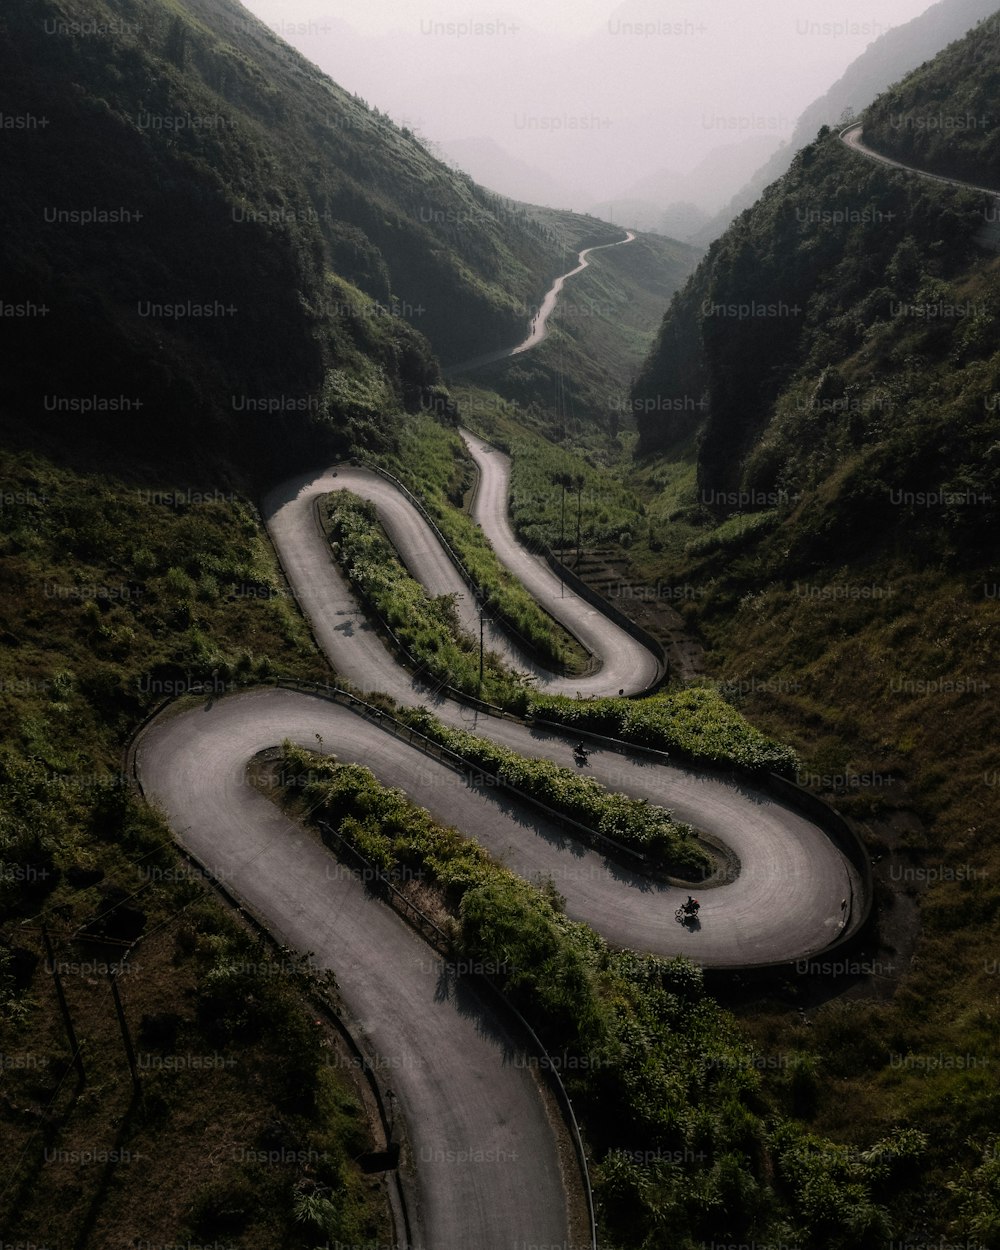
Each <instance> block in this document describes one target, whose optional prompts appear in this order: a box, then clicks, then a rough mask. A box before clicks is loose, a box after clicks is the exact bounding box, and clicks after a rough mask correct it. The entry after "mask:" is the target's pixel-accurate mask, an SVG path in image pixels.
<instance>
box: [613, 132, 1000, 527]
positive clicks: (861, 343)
mask: <svg viewBox="0 0 1000 1250" xmlns="http://www.w3.org/2000/svg"><path fill="white" fill-rule="evenodd" d="M982 225H983V213H982V205H981V203H980V197H976V196H974V195H970V194H964V193H959V192H955V191H952V190H949V189H947V188H943V187H939V186H937V185H935V184H931V183H926V182H923V181H920V180H919V179H915V178H913V177H910V176H908V175H906V174H904V173H901V172H895V171H892V170H890V169H887V168H885V167H880V166H878V165H876V164H874V163H873V162H865V161H862V160H861V159H859V158H858V157H857V156H856V155H854V154H852V153H850V152H848V151H847V149H846V148H845V147H844V146H843V145H842V144H841V143H840V142H839V140H838V138H837V136H836V135H835V134H832V133H828V134H826V135H825V136H824V137H822V138H821V139H820V140H819V141H818V142H817V143H816V144H814V145H811V146H810V147H808V148H805V149H804V150H803V151H802V153H800V155H799V156H798V157H797V158H796V162H795V164H794V166H793V168H792V170H791V171H790V172H789V173H788V174H787V175H786V176H785V178H784V179H783V180H782V181H781V182H779V183H777V184H775V186H773V187H772V188H770V189H769V191H768V192H767V194H766V195H765V196H764V197H763V198H762V199H761V200H760V201H759V202H758V204H756V205H755V206H754V208H753V209H751V210H748V211H747V212H746V213H744V214H743V216H742V217H741V218H740V220H739V221H738V222H736V223H735V224H734V225H733V226H732V227H731V228H730V230H729V231H727V233H726V235H724V236H723V238H722V239H721V240H719V241H718V242H717V243H716V244H714V245H713V246H712V248H711V249H710V251H709V253H708V256H707V257H706V259H705V261H704V262H703V263H702V264H701V266H700V267H699V269H698V270H697V272H696V273H695V275H694V277H693V278H692V279H691V281H690V283H689V284H688V286H687V287H686V288H685V289H684V290H683V291H682V292H680V293H679V294H678V295H677V296H676V297H675V299H674V302H673V304H672V305H671V308H670V310H669V311H668V313H667V316H666V318H665V319H664V323H663V326H662V327H661V330H660V338H659V343H658V347H657V349H655V350H654V352H653V354H652V355H651V357H650V358H649V360H648V361H647V363H646V366H645V368H644V370H643V373H642V374H641V376H640V378H639V379H638V381H637V383H636V386H635V391H634V394H633V404H634V407H635V408H636V412H637V419H638V421H639V427H640V435H641V448H642V450H643V451H644V452H648V451H652V450H654V449H656V448H662V447H665V446H667V445H669V444H671V443H675V442H676V441H677V440H678V439H679V438H682V437H685V436H686V435H688V434H689V433H690V432H691V431H692V430H693V429H695V428H697V429H698V430H699V431H700V434H701V441H700V445H699V449H698V485H699V489H700V492H701V493H700V498H699V502H700V504H701V505H702V506H704V507H708V508H710V509H712V510H713V511H714V512H716V513H717V514H719V515H726V514H727V513H729V512H732V511H733V510H734V509H735V510H742V509H741V508H739V507H736V505H738V504H740V503H744V504H746V503H751V504H752V503H753V502H754V501H755V499H756V498H757V496H759V504H760V505H765V504H766V503H768V502H769V500H770V496H771V495H775V497H777V495H776V493H777V492H780V493H782V497H784V498H790V497H791V496H793V495H795V494H796V493H797V492H803V491H808V490H815V489H817V488H818V487H819V485H820V484H821V483H822V482H823V481H824V480H825V479H826V478H828V477H830V476H831V475H832V474H834V473H840V474H842V473H843V469H844V466H845V464H846V463H849V462H853V461H854V460H855V459H857V460H858V461H859V462H862V461H867V462H868V465H869V470H870V475H871V477H872V478H873V484H872V485H871V486H870V487H869V488H868V489H867V496H866V497H868V496H870V499H869V504H870V513H869V514H868V515H867V517H866V518H865V520H864V522H863V524H864V525H867V524H869V523H871V522H872V521H873V520H875V518H876V516H877V517H879V518H880V520H882V521H884V523H885V524H886V525H888V526H889V528H890V529H891V528H892V526H893V524H894V522H892V521H891V518H892V517H893V516H894V515H895V514H894V513H893V511H892V509H891V507H890V506H889V504H888V499H887V498H885V499H883V500H882V502H881V503H880V502H879V496H880V494H881V495H885V491H883V490H882V489H881V486H876V485H875V484H874V483H875V482H883V481H884V482H889V481H892V483H893V484H894V485H896V484H898V485H900V486H905V487H906V488H908V489H909V488H913V487H914V486H915V485H917V484H920V485H927V483H926V482H925V481H923V478H924V477H925V476H926V475H927V474H931V473H933V474H934V480H935V481H939V482H940V481H948V480H949V478H950V477H951V476H952V475H953V474H956V473H959V472H960V471H961V466H962V464H963V463H964V457H965V456H966V454H967V449H965V448H963V447H962V446H961V444H960V443H956V444H953V445H952V446H951V447H950V448H949V449H948V450H947V451H945V453H944V454H943V457H938V458H936V459H935V460H934V461H932V462H931V461H928V462H922V461H920V460H918V459H917V458H915V456H914V454H913V448H912V444H913V429H912V426H913V423H914V414H915V406H916V405H919V404H920V403H921V402H923V396H922V394H921V389H920V384H918V383H917V381H916V379H918V378H921V379H923V382H926V381H927V378H926V376H925V375H926V373H927V372H928V369H929V367H930V364H931V362H932V361H936V362H938V365H939V368H942V378H941V380H940V384H941V385H942V386H948V387H955V386H957V388H958V390H959V391H961V389H962V386H963V384H964V383H965V381H966V380H967V379H968V378H969V376H970V373H971V372H972V371H973V370H972V366H973V365H974V364H976V363H977V362H983V363H985V362H986V361H989V359H990V358H991V355H992V340H991V338H990V330H991V327H992V324H993V317H994V315H995V313H996V307H995V303H996V300H995V295H994V294H993V287H992V279H991V278H990V276H989V268H988V266H985V265H984V262H983V260H982V258H981V254H980V253H979V252H978V250H977V248H976V245H975V242H974V239H975V235H976V233H977V232H978V230H979V229H980V228H981V227H982ZM970 282H974V283H975V284H976V291H975V294H976V295H977V296H978V298H977V299H973V300H971V301H970V300H969V298H968V295H969V291H968V289H967V288H968V284H969V283H970ZM949 354H951V358H952V359H954V360H955V361H956V362H960V363H961V364H962V365H963V366H966V371H965V372H963V373H960V374H952V373H950V372H948V371H947V368H946V366H947V363H948V361H949ZM908 361H909V362H911V363H906V362H908ZM889 376H891V377H892V378H893V382H892V383H890V381H889ZM977 387H978V388H980V389H979V390H977V391H976V393H975V396H974V402H975V403H976V404H978V405H979V406H980V407H981V404H982V394H981V393H980V391H981V389H982V388H984V387H988V383H985V382H983V381H979V382H978V383H977ZM876 399H878V401H879V402H878V405H877V408H876V407H875V401H876ZM838 401H839V402H838ZM699 405H703V406H701V407H700V406H699ZM875 411H877V412H878V413H879V418H878V420H876V418H875V416H874V415H873V413H874V412H875ZM820 415H822V420H820ZM904 441H905V442H906V443H907V444H908V446H909V448H910V450H909V452H908V454H907V455H905V456H902V455H901V454H899V453H900V452H901V444H902V443H903V442H904ZM883 451H888V454H889V455H890V457H891V460H890V463H889V464H887V465H885V466H882V465H881V457H882V455H883ZM876 464H879V468H878V469H876V468H875V466H876ZM932 465H933V467H932ZM886 474H890V475H891V476H890V477H885V475H886ZM847 489H848V483H847V482H846V481H843V482H842V490H843V491H846V490H847ZM771 502H773V500H771ZM831 506H832V501H831ZM857 513H858V507H857V501H856V500H855V501H854V503H853V504H852V505H851V506H849V507H847V508H846V510H845V512H844V517H845V524H846V523H847V521H848V518H849V517H851V516H855V518H856V520H857V521H858V522H859V523H860V522H861V517H860V516H858V515H857ZM859 535H860V531H859Z"/></svg>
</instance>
